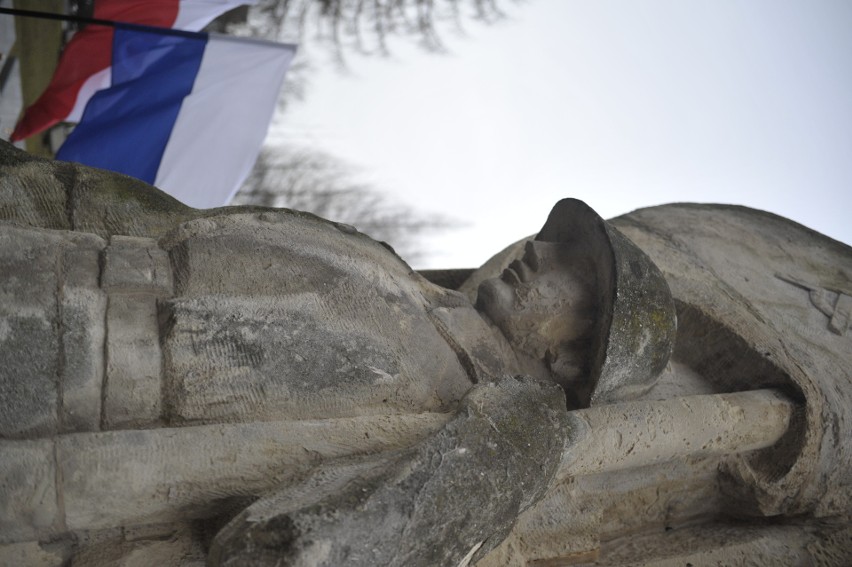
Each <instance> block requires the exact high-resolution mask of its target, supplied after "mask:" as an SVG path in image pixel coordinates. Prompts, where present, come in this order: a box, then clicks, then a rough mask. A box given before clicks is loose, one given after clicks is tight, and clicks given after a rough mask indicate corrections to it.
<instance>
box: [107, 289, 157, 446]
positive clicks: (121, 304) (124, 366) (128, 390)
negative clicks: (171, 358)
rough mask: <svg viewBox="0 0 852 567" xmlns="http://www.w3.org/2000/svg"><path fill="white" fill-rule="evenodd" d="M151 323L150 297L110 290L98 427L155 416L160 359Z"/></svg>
mask: <svg viewBox="0 0 852 567" xmlns="http://www.w3.org/2000/svg"><path fill="white" fill-rule="evenodd" d="M157 329H158V327H157V300H156V299H155V298H154V297H152V296H150V295H147V294H123V293H118V294H113V295H111V296H110V298H109V307H108V310H107V347H106V348H107V369H106V370H107V379H106V385H105V388H106V391H105V394H104V411H103V414H104V423H103V426H104V428H106V429H114V428H120V427H131V426H145V425H150V424H152V423H154V422H157V421H158V420H159V419H160V409H161V403H160V397H161V396H160V372H161V368H162V360H161V354H160V343H159V338H158V337H159V335H158V330H157Z"/></svg>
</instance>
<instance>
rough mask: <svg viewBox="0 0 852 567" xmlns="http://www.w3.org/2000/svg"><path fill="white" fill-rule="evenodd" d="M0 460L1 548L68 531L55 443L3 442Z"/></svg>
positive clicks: (0, 445) (1, 550)
mask: <svg viewBox="0 0 852 567" xmlns="http://www.w3.org/2000/svg"><path fill="white" fill-rule="evenodd" d="M0 457H2V458H0V544H2V543H12V542H20V541H26V540H30V539H33V540H35V539H39V538H46V537H48V536H50V535H52V534H54V533H59V532H61V531H62V530H64V528H65V525H64V522H63V521H62V516H61V510H60V506H59V503H58V500H57V498H58V496H57V493H56V473H57V471H56V468H55V466H54V456H53V442H52V441H48V440H40V441H0ZM0 552H3V548H2V547H0Z"/></svg>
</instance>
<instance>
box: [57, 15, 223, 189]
mask: <svg viewBox="0 0 852 567" xmlns="http://www.w3.org/2000/svg"><path fill="white" fill-rule="evenodd" d="M206 44H207V35H206V34H192V35H188V34H187V35H183V36H175V35H163V34H158V33H155V32H149V31H144V30H139V29H131V28H125V27H120V28H117V29H116V30H115V36H114V39H113V67H112V73H113V75H112V87H110V88H109V89H105V90H102V91H99V92H98V93H96V94H95V95H94V96H93V97H92V98H91V100H90V101H89V103H88V105H87V106H86V110H85V112H84V113H83V117H82V119H81V121H80V124H78V125H77V127H76V128H75V129H74V131H73V132H71V135H69V136H68V139H67V140H66V141H65V143H64V144H63V145H62V147H61V148H60V149H59V152H57V154H56V157H57V158H58V159H61V160H67V161H77V162H81V163H85V164H86V165H90V166H94V167H100V168H103V169H109V170H112V171H119V172H121V173H125V174H127V175H132V176H134V177H137V178H139V179H142V180H143V181H146V182H148V183H153V182H154V179H155V178H156V176H157V169H158V167H159V164H160V160H161V158H162V156H163V152H164V150H165V147H166V144H167V142H168V140H169V136H170V134H171V131H172V127H173V126H174V123H175V120H176V119H177V115H178V112H180V107H181V104H182V103H183V99H184V97H186V96H187V95H188V94H189V93H190V92H191V91H192V87H193V84H194V82H195V77H196V75H197V74H198V69H199V66H200V64H201V58H202V56H203V54H204V49H205V46H206ZM140 133H144V135H140Z"/></svg>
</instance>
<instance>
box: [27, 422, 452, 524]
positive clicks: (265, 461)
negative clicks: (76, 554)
mask: <svg viewBox="0 0 852 567" xmlns="http://www.w3.org/2000/svg"><path fill="white" fill-rule="evenodd" d="M448 419H449V416H448V415H445V414H420V415H401V416H372V417H359V418H349V419H341V420H319V421H286V422H268V423H246V424H216V425H204V426H192V427H180V428H159V429H148V430H138V431H108V432H102V433H78V434H71V435H65V436H62V437H60V438H59V439H58V440H57V441H56V443H57V455H58V463H59V466H60V468H61V479H62V480H61V482H62V492H63V495H64V509H65V513H66V515H67V524H68V528H69V529H72V530H94V529H104V528H109V527H112V526H134V525H141V524H149V523H162V522H174V521H178V520H182V519H186V518H197V517H208V516H211V515H212V516H215V515H216V513H217V510H218V509H219V508H221V507H223V506H225V505H226V504H227V503H228V502H229V501H233V500H234V499H245V498H252V497H257V496H258V495H260V494H262V493H263V492H265V491H268V490H271V489H273V488H274V487H276V486H278V485H279V484H280V483H284V482H286V481H287V480H288V479H290V478H292V477H294V476H296V475H298V474H300V472H301V471H304V470H305V468H306V467H309V466H313V465H315V464H317V463H319V462H321V461H322V460H324V459H334V458H339V457H343V456H349V455H359V454H364V453H375V452H379V451H390V450H397V449H400V448H403V447H407V446H409V445H411V444H413V443H415V442H417V441H418V440H419V439H421V438H422V437H423V436H425V435H428V434H429V433H431V432H434V431H436V430H438V429H440V428H441V426H442V425H443V424H444V423H446V421H447V420H448ZM26 466H27V463H26V462H22V463H21V464H20V468H25V467H26ZM12 512H14V510H13V511H12ZM17 521H18V522H19V523H24V522H25V518H18V519H17Z"/></svg>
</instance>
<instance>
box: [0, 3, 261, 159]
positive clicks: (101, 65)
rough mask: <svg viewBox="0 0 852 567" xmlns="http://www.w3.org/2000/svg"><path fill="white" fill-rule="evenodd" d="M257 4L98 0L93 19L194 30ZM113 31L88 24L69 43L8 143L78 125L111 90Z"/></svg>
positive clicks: (109, 28) (105, 27)
mask: <svg viewBox="0 0 852 567" xmlns="http://www.w3.org/2000/svg"><path fill="white" fill-rule="evenodd" d="M256 1H257V0H97V2H95V9H94V13H93V17H94V18H97V19H102V20H111V21H116V22H127V23H133V24H140V25H146V26H156V27H162V28H174V29H180V30H189V31H198V30H200V29H202V28H203V27H204V26H206V25H207V24H209V23H210V22H211V21H213V20H214V19H215V18H217V17H218V16H220V15H222V14H224V13H225V12H227V11H228V10H230V9H232V8H234V7H236V6H240V5H243V4H254V3H255V2H256ZM113 33H114V30H113V29H112V28H111V27H107V26H98V25H90V26H87V27H86V28H84V29H83V30H81V31H79V32H78V33H76V34H75V35H74V37H73V38H71V41H69V42H68V45H66V46H65V49H64V50H63V52H62V56H61V57H60V58H59V63H58V64H57V67H56V71H55V73H54V74H53V78H52V79H51V81H50V84H49V85H48V87H47V89H46V90H45V91H44V93H42V95H41V96H40V97H39V99H38V100H37V101H36V102H35V103H33V104H32V105H31V106H30V107H29V108H27V110H26V112H25V113H24V115H23V117H21V119H20V120H19V121H18V124H17V126H16V127H15V130H14V132H12V136H11V140H12V141H13V142H15V141H18V140H23V139H24V138H29V137H30V136H33V135H35V134H38V133H39V132H42V131H44V130H47V129H48V128H50V127H51V126H55V125H56V124H58V123H59V122H79V121H80V117H81V116H82V115H83V109H85V108H86V103H87V102H88V101H89V98H91V96H92V95H93V94H94V93H95V92H97V91H98V90H100V89H103V88H106V87H108V86H109V85H110V75H111V65H110V64H111V61H112V44H113Z"/></svg>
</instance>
